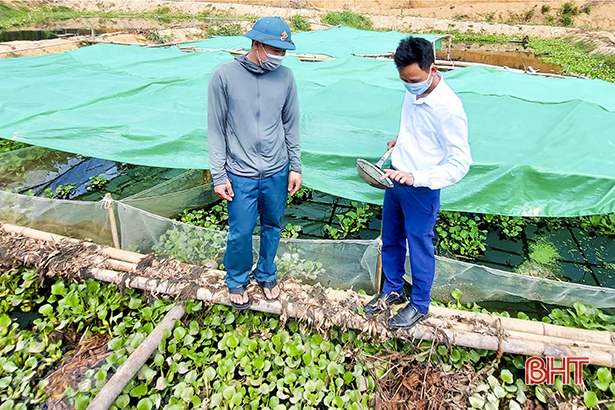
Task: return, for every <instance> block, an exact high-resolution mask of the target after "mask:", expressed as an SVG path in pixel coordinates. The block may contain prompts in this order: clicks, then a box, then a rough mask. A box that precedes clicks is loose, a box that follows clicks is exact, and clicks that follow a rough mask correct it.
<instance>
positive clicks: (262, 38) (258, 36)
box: [244, 30, 296, 50]
mask: <svg viewBox="0 0 615 410" xmlns="http://www.w3.org/2000/svg"><path fill="white" fill-rule="evenodd" d="M244 37H248V38H250V39H252V40H254V41H258V42H259V43H263V44H267V45H268V46H271V47H275V48H279V49H281V50H294V49H295V48H296V47H295V43H293V42H292V41H282V40H274V39H271V37H269V36H267V35H264V34H263V33H260V32H258V31H255V30H250V31H248V32H247V33H246V34H244Z"/></svg>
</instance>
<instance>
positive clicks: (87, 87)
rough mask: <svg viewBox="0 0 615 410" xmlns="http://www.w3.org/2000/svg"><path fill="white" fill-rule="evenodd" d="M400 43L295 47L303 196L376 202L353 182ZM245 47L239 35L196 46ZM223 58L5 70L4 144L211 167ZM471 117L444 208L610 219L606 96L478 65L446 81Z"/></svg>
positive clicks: (385, 114) (387, 128)
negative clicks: (467, 152)
mask: <svg viewBox="0 0 615 410" xmlns="http://www.w3.org/2000/svg"><path fill="white" fill-rule="evenodd" d="M404 36H406V34H403V33H397V32H387V33H382V32H364V31H359V30H354V29H348V28H338V29H331V30H325V31H318V32H310V33H299V34H297V35H296V36H295V38H294V39H295V40H296V44H297V50H296V51H297V52H300V53H303V52H309V53H321V54H329V55H334V56H335V57H336V58H335V59H333V60H330V61H323V62H303V61H299V60H298V59H297V58H295V57H293V56H288V57H287V58H286V59H285V60H284V64H285V65H286V66H288V67H290V68H292V69H293V71H294V73H295V77H296V79H297V84H298V89H299V100H300V109H301V120H302V124H301V129H302V148H303V155H302V161H303V163H304V182H305V184H306V185H307V186H309V187H312V188H315V189H318V190H321V191H324V192H327V193H330V194H333V195H337V196H341V197H345V198H350V199H354V200H359V201H364V202H370V203H381V201H382V194H383V193H382V191H379V190H377V189H375V188H371V187H369V186H368V185H367V184H365V183H364V182H363V181H362V180H361V179H360V177H359V176H358V174H357V172H356V159H357V158H359V157H361V158H366V159H369V160H372V161H376V160H377V159H378V158H379V157H380V156H381V155H382V154H383V153H384V151H386V142H387V141H388V140H389V139H391V138H393V137H394V136H395V134H396V131H397V127H398V125H399V113H400V108H401V103H402V100H403V93H404V87H403V86H402V84H401V82H400V80H399V78H398V76H397V71H396V70H395V67H394V64H393V62H391V61H384V60H376V59H368V58H362V57H356V56H351V55H350V53H358V54H372V53H387V52H389V51H391V50H394V49H395V48H396V46H397V44H398V42H399V40H400V39H401V38H403V37H404ZM197 44H198V46H199V47H203V48H229V47H232V48H247V47H249V44H250V40H249V39H247V38H243V37H231V38H216V39H212V40H208V41H204V42H199V43H197ZM229 58H232V57H231V56H230V55H229V54H227V53H225V52H221V51H215V52H204V53H186V52H182V51H180V50H179V49H177V48H142V47H138V46H131V47H126V46H119V45H97V46H91V47H85V48H81V49H79V50H75V51H71V52H67V53H63V54H55V55H46V56H38V57H23V58H16V59H4V60H0V137H2V138H6V139H14V140H19V141H23V142H27V143H30V144H34V145H39V146H43V147H48V148H54V149H57V150H61V151H68V152H74V153H80V154H83V155H86V156H93V157H98V158H103V159H109V160H116V161H121V162H128V163H133V164H139V165H149V166H158V167H171V168H185V169H206V168H208V157H207V143H206V139H207V127H206V124H207V118H206V115H207V109H206V108H207V101H206V95H207V93H206V90H207V82H208V79H209V73H210V72H211V70H212V69H213V67H215V66H216V65H218V64H220V63H221V62H223V61H226V60H228V59H229ZM444 77H445V79H446V81H447V82H448V83H449V84H450V85H451V87H452V88H453V89H454V90H455V91H456V92H457V93H458V94H459V96H460V97H461V99H462V100H463V103H464V106H465V107H466V111H467V113H468V119H469V127H470V145H471V147H472V154H473V159H474V164H473V165H472V167H471V170H470V172H469V174H468V175H467V176H466V177H465V178H464V179H463V180H462V181H461V182H460V183H458V184H456V185H454V186H452V187H448V188H445V189H444V190H443V192H442V202H443V204H442V208H443V209H448V210H459V211H468V212H481V213H495V214H505V215H537V216H575V215H584V214H598V213H611V212H615V84H611V83H607V82H604V81H600V80H587V79H577V78H567V79H559V78H544V77H539V76H532V75H526V74H517V73H512V72H506V71H502V70H492V69H487V68H480V67H473V68H462V69H456V70H454V71H451V72H447V73H445V74H444Z"/></svg>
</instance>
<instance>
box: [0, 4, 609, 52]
mask: <svg viewBox="0 0 615 410" xmlns="http://www.w3.org/2000/svg"><path fill="white" fill-rule="evenodd" d="M242 2H243V3H245V1H244V0H240V2H237V3H232V4H231V3H218V2H204V1H183V0H174V1H156V0H123V1H122V2H114V1H109V0H98V1H92V0H44V1H34V0H21V1H17V0H8V1H6V0H5V3H7V4H12V5H16V6H26V7H34V6H35V5H40V4H41V3H44V4H45V5H47V6H50V7H51V6H65V7H69V8H70V9H72V10H80V11H90V12H95V11H101V12H133V13H151V12H153V11H155V10H161V8H168V9H169V10H170V11H171V12H173V13H182V14H194V15H195V16H196V15H198V14H202V13H206V14H209V15H224V16H235V17H238V18H244V19H245V18H246V17H258V16H263V15H279V16H281V17H285V18H289V17H291V16H293V15H301V16H304V17H305V18H306V19H307V20H308V21H309V22H310V24H311V26H312V29H320V28H324V27H326V25H324V24H323V23H322V21H321V17H322V16H323V15H324V14H325V13H326V11H327V10H344V9H346V10H351V11H353V12H355V13H360V14H363V15H365V16H368V17H369V18H370V19H371V21H372V23H373V25H374V28H376V29H394V30H399V31H403V32H409V33H410V32H425V31H441V32H444V31H446V32H450V31H457V32H459V33H482V34H492V35H500V36H507V37H517V38H520V39H521V38H523V37H525V36H528V37H538V38H548V39H556V38H574V39H575V40H585V41H589V42H591V43H593V44H594V46H595V47H596V49H595V52H598V53H602V54H615V2H613V1H607V0H592V1H591V2H589V3H575V4H576V6H577V7H579V10H585V12H583V11H580V14H579V15H577V16H575V17H574V18H573V23H574V27H562V26H558V25H545V24H544V23H545V22H547V21H551V22H553V24H555V23H556V22H557V18H558V14H559V13H561V10H562V6H563V4H564V3H565V1H563V0H551V1H548V0H546V1H537V2H526V1H515V0H510V1H509V0H500V1H497V0H496V1H492V2H482V1H475V0H446V1H443V0H406V1H399V0H313V1H307V0H290V1H277V0H273V1H271V0H267V1H263V0H253V1H250V3H251V4H242ZM258 3H266V4H267V5H262V4H258ZM444 3H446V5H444ZM275 5H277V6H278V7H274V6H275ZM239 21H240V23H241V24H243V25H245V26H246V28H247V27H248V26H249V25H250V24H251V20H249V19H245V20H243V21H242V20H239ZM79 25H80V27H82V28H83V27H91V28H92V29H113V30H125V31H129V32H130V34H128V35H129V36H132V37H124V38H121V39H119V40H118V39H116V40H115V41H118V42H121V41H141V42H147V40H146V39H145V38H144V37H143V36H141V37H139V35H138V34H139V33H140V32H143V31H145V30H151V29H156V30H166V32H161V34H163V35H167V36H169V37H170V38H172V41H176V42H182V41H190V40H194V39H197V38H199V37H202V36H203V26H204V22H203V21H202V20H201V21H199V20H194V21H183V22H181V23H173V24H164V23H160V22H156V21H155V20H144V19H129V18H126V19H104V18H96V19H89V20H82V21H62V22H59V23H56V24H55V25H49V26H47V27H42V28H54V27H63V28H66V27H71V26H79ZM44 44H46V43H37V42H23V43H22V42H11V44H10V45H8V46H7V43H4V44H0V57H1V56H7V55H11V52H12V51H15V52H16V54H15V55H33V54H40V53H46V52H49V51H50V50H53V49H49V48H47V47H43V46H42V45H44ZM77 46H78V45H77V44H73V45H71V43H70V39H67V40H66V41H63V42H58V45H57V47H58V50H57V51H65V49H66V48H67V47H68V48H69V49H70V47H77ZM22 48H28V50H26V51H22V52H19V53H17V51H19V50H20V49H22ZM7 50H8V51H7Z"/></svg>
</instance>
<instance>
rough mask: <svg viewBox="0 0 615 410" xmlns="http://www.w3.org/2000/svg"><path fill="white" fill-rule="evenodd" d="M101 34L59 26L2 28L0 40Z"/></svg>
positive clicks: (87, 29)
mask: <svg viewBox="0 0 615 410" xmlns="http://www.w3.org/2000/svg"><path fill="white" fill-rule="evenodd" d="M92 34H94V35H98V34H101V32H100V31H98V30H93V29H91V28H61V29H53V30H4V31H0V42H5V41H18V40H22V41H36V40H48V39H51V38H59V37H71V36H86V35H92Z"/></svg>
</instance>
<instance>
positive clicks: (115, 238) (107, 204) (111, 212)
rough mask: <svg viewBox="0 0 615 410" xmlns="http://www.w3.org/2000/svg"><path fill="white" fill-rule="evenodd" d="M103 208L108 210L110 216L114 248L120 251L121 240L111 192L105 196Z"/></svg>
mask: <svg viewBox="0 0 615 410" xmlns="http://www.w3.org/2000/svg"><path fill="white" fill-rule="evenodd" d="M102 206H103V207H104V208H106V209H107V215H108V216H109V227H110V229H111V236H112V237H113V246H114V247H115V248H118V249H119V248H120V239H119V236H118V233H117V221H116V220H115V211H114V210H113V198H111V194H110V193H109V192H107V193H106V194H105V198H104V199H103V200H102Z"/></svg>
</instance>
